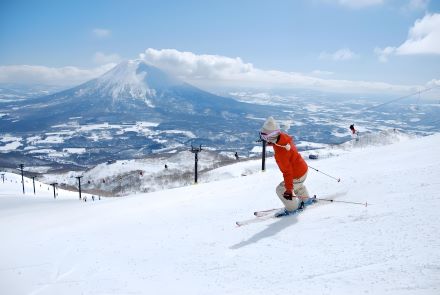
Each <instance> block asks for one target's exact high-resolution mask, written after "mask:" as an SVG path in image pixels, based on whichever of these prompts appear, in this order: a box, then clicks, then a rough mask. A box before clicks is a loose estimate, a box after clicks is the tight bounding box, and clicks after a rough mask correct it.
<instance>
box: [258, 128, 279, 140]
mask: <svg viewBox="0 0 440 295" xmlns="http://www.w3.org/2000/svg"><path fill="white" fill-rule="evenodd" d="M278 134H280V130H274V131H272V132H270V133H265V132H260V138H261V139H262V140H264V141H273V140H274V139H276V137H277V136H278Z"/></svg>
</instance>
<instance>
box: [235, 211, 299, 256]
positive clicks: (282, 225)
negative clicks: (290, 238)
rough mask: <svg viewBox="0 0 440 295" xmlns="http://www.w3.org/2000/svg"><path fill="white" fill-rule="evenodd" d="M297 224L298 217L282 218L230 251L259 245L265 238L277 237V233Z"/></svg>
mask: <svg viewBox="0 0 440 295" xmlns="http://www.w3.org/2000/svg"><path fill="white" fill-rule="evenodd" d="M297 222H298V218H297V216H296V215H294V216H287V217H283V218H280V219H279V220H278V221H277V222H274V223H271V224H269V225H268V226H267V227H266V228H265V229H264V230H263V231H261V232H259V233H256V234H255V235H253V236H252V237H250V238H249V239H247V240H245V241H241V242H240V243H238V244H235V245H232V246H231V247H229V249H232V250H236V249H240V248H242V247H245V246H248V245H250V244H253V243H257V242H258V241H260V240H262V239H264V238H268V237H270V236H274V235H276V234H277V233H279V232H281V231H282V230H284V229H286V228H287V227H289V226H291V225H293V224H295V223H297Z"/></svg>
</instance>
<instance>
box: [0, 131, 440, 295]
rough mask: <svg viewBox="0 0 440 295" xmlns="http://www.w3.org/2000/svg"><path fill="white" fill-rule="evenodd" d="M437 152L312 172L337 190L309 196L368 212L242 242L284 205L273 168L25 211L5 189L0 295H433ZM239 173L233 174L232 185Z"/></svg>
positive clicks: (437, 260) (438, 268)
mask: <svg viewBox="0 0 440 295" xmlns="http://www.w3.org/2000/svg"><path fill="white" fill-rule="evenodd" d="M439 144H440V135H434V136H430V137H425V138H419V139H414V140H406V141H402V142H400V143H397V144H393V145H389V146H383V147H370V148H368V147H366V148H363V149H358V150H353V151H352V152H350V153H347V154H344V155H341V156H339V157H333V158H328V159H325V160H318V161H314V162H313V166H314V167H318V168H319V169H320V170H322V171H325V172H327V173H330V174H332V175H336V176H338V177H341V178H342V181H341V182H340V183H337V182H335V181H334V180H333V179H330V178H328V177H325V176H324V175H322V174H319V173H315V172H314V171H310V172H309V177H308V180H307V186H308V188H309V190H310V191H311V192H312V193H316V194H317V195H318V196H320V197H334V198H336V199H337V200H348V201H354V202H365V201H368V203H369V204H370V205H369V206H368V207H364V206H359V205H351V204H342V203H325V202H320V203H318V204H317V205H316V206H315V207H310V208H309V209H307V210H306V211H304V212H303V213H302V214H300V215H297V216H291V217H287V218H283V219H277V220H276V219H274V220H269V221H266V222H263V223H258V224H253V225H250V226H247V227H242V228H236V227H235V226H234V222H235V221H236V220H239V219H247V218H249V217H251V215H252V212H253V211H254V210H258V209H267V208H272V207H278V206H280V204H281V203H280V201H279V200H278V199H277V197H276V196H275V194H274V188H275V186H276V184H277V183H278V182H279V181H280V180H281V175H280V173H279V172H278V170H277V168H276V166H275V163H274V161H273V159H269V160H268V162H269V163H268V170H267V172H265V173H259V174H255V175H251V176H247V177H238V178H234V179H229V180H223V181H218V182H213V183H206V184H200V185H197V186H191V187H185V188H180V189H172V190H168V191H162V192H156V193H151V194H143V195H137V196H130V197H127V198H118V199H106V200H103V201H100V202H87V203H84V202H78V201H77V200H76V198H74V197H68V196H65V197H63V195H62V192H60V196H59V199H57V200H53V198H52V197H50V191H49V192H48V193H46V195H47V197H44V196H39V197H33V196H25V197H22V196H21V187H20V186H19V184H15V183H10V184H8V185H3V184H1V183H0V188H1V189H2V191H1V194H0V225H1V227H0V236H1V237H2V244H1V245H2V251H0V269H1V272H2V278H3V279H2V280H1V281H0V289H1V290H4V292H6V293H8V294H23V293H34V294H60V293H63V294H78V293H85V294H96V293H124V294H127V293H139V294H146V293H160V294H176V292H178V293H183V294H207V293H209V294H225V293H227V294H268V293H270V294H292V293H293V294H349V293H351V294H360V293H370V294H436V293H437V292H438V290H439V288H440V282H439V280H438V277H439V275H440V255H439V253H440V244H439V243H438V237H437V236H438V232H439V231H440V222H439V219H438V210H439V209H440V199H439V197H438V191H439V190H440V184H439V182H438V178H439V169H438V167H439V165H440V154H439V153H433V152H432V151H433V150H436V147H437V146H438V145H439ZM259 164H260V163H259V162H258V161H255V162H254V165H255V166H256V167H258V165H259ZM245 165H246V166H243V164H241V163H239V164H236V165H232V166H230V167H229V169H230V170H231V171H235V173H236V174H237V175H240V174H241V173H240V172H241V171H243V169H247V168H248V167H249V162H248V163H245ZM224 169H226V167H223V168H222V170H223V171H224ZM213 173H215V172H214V171H213ZM27 185H30V184H27Z"/></svg>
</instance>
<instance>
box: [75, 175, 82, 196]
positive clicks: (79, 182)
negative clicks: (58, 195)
mask: <svg viewBox="0 0 440 295" xmlns="http://www.w3.org/2000/svg"><path fill="white" fill-rule="evenodd" d="M75 178H76V179H78V192H79V199H80V200H81V178H82V176H76V177H75Z"/></svg>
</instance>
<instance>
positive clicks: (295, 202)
mask: <svg viewBox="0 0 440 295" xmlns="http://www.w3.org/2000/svg"><path fill="white" fill-rule="evenodd" d="M260 137H261V139H262V140H264V141H266V142H267V144H268V145H269V146H272V147H273V150H274V152H275V161H276V163H277V165H278V168H279V169H280V171H281V172H282V173H283V178H284V181H282V182H281V183H280V184H279V185H278V186H277V187H276V193H277V195H278V197H279V198H280V200H281V201H282V202H283V204H284V206H285V207H286V210H287V211H294V210H296V209H298V208H302V207H303V206H304V202H305V201H306V200H307V198H309V193H308V191H307V188H306V186H305V185H304V181H305V180H306V178H307V170H308V166H307V163H306V162H305V161H304V159H303V158H302V157H301V155H300V154H299V153H298V150H297V149H296V147H295V145H294V144H293V139H292V137H290V136H289V135H288V134H287V133H284V132H281V130H280V127H279V125H278V124H277V122H276V121H275V119H274V118H273V117H269V118H267V120H266V122H264V124H263V127H262V128H261V131H260ZM297 196H298V197H297Z"/></svg>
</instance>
